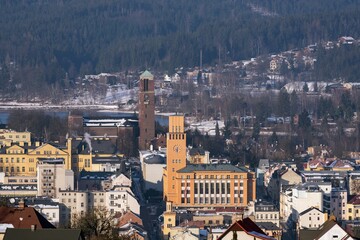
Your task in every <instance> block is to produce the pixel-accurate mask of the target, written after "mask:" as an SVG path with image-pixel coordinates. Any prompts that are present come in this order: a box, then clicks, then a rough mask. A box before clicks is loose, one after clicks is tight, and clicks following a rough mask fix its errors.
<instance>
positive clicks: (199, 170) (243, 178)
mask: <svg viewBox="0 0 360 240" xmlns="http://www.w3.org/2000/svg"><path fill="white" fill-rule="evenodd" d="M166 161H167V164H166V165H167V166H166V168H165V169H164V176H163V180H164V199H165V200H166V201H171V202H172V204H173V206H175V207H199V208H203V207H217V206H224V204H226V206H227V207H245V206H247V204H248V203H249V202H250V201H254V200H255V199H256V178H255V173H254V172H252V171H250V170H248V169H246V168H244V167H236V166H233V165H231V164H187V163H186V134H185V133H184V117H183V116H170V117H169V132H168V134H167V158H166Z"/></svg>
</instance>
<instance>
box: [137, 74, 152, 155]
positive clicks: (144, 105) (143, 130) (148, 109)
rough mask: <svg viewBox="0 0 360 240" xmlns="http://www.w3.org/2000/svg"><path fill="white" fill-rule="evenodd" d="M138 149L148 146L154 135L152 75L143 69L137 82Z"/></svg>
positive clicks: (145, 148) (144, 148)
mask: <svg viewBox="0 0 360 240" xmlns="http://www.w3.org/2000/svg"><path fill="white" fill-rule="evenodd" d="M139 128H140V137H139V149H140V150H147V149H149V148H150V144H151V140H152V139H153V138H154V137H155V93H154V76H153V75H152V74H151V73H150V72H149V71H145V72H143V73H142V74H141V75H140V83H139Z"/></svg>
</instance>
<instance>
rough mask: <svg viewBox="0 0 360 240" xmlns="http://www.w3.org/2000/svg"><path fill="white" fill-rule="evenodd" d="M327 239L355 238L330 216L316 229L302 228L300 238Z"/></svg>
mask: <svg viewBox="0 0 360 240" xmlns="http://www.w3.org/2000/svg"><path fill="white" fill-rule="evenodd" d="M315 239H316V240H327V239H346V240H353V239H354V238H353V237H352V236H350V234H349V233H347V232H346V231H345V230H344V229H342V228H341V227H340V225H339V224H338V223H337V222H336V221H335V220H334V219H333V218H330V219H329V220H327V221H326V222H325V223H324V224H322V225H321V226H320V227H318V228H316V229H300V230H299V240H315Z"/></svg>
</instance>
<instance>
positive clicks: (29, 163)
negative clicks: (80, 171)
mask: <svg viewBox="0 0 360 240" xmlns="http://www.w3.org/2000/svg"><path fill="white" fill-rule="evenodd" d="M70 145H71V139H68V142H67V146H66V147H64V148H58V147H55V146H53V145H51V144H49V143H45V144H42V143H40V142H35V143H31V142H29V143H24V142H19V143H13V144H12V145H11V146H5V147H3V148H1V149H0V172H5V174H6V175H9V176H20V175H21V176H36V166H37V162H38V160H40V159H63V160H64V162H65V167H66V169H71V161H70V160H71V146H70Z"/></svg>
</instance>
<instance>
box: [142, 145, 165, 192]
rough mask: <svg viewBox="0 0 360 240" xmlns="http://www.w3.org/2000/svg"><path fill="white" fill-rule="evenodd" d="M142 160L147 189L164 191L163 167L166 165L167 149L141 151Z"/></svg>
mask: <svg viewBox="0 0 360 240" xmlns="http://www.w3.org/2000/svg"><path fill="white" fill-rule="evenodd" d="M140 162H141V171H142V174H143V179H144V182H145V189H146V190H148V189H151V188H152V189H155V190H157V191H161V192H162V191H163V180H162V177H163V168H164V167H166V149H162V150H161V151H140Z"/></svg>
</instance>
